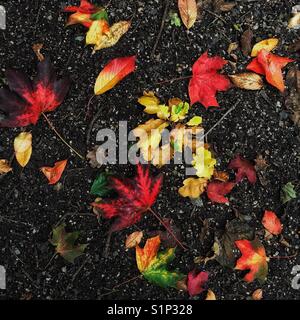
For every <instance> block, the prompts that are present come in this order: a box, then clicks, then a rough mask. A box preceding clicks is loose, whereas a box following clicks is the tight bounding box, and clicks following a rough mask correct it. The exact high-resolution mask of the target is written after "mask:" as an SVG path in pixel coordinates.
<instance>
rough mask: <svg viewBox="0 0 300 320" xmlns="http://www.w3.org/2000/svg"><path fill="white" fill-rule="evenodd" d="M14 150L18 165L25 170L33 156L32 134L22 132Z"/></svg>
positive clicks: (16, 140) (15, 142)
mask: <svg viewBox="0 0 300 320" xmlns="http://www.w3.org/2000/svg"><path fill="white" fill-rule="evenodd" d="M14 149H15V155H16V159H17V161H18V163H19V164H20V166H22V167H23V168H24V167H25V166H26V165H27V163H28V162H29V160H30V157H31V154H32V134H31V133H30V132H21V133H20V134H19V135H18V136H17V137H16V138H15V141H14Z"/></svg>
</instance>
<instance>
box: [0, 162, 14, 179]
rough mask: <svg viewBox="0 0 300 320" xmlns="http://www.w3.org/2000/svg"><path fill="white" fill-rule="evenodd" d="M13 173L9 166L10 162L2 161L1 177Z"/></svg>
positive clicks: (0, 166) (0, 164)
mask: <svg viewBox="0 0 300 320" xmlns="http://www.w3.org/2000/svg"><path fill="white" fill-rule="evenodd" d="M10 171H12V168H11V166H10V165H9V162H8V161H7V160H5V159H1V160H0V175H1V174H5V173H8V172H10Z"/></svg>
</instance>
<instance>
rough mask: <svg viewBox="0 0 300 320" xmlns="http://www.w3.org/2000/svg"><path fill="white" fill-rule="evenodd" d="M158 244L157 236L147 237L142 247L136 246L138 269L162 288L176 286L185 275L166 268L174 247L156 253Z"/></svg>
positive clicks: (172, 255) (173, 256)
mask: <svg viewBox="0 0 300 320" xmlns="http://www.w3.org/2000/svg"><path fill="white" fill-rule="evenodd" d="M159 246H160V238H159V236H156V237H154V238H150V239H148V240H147V241H146V244H145V246H144V248H141V247H139V245H137V246H136V262H137V266H138V269H139V271H140V272H141V273H142V275H143V276H144V278H145V279H147V280H148V281H149V282H151V283H154V284H156V285H158V286H160V287H163V288H167V287H173V288H177V283H178V282H179V281H180V280H182V279H183V278H184V277H185V276H184V275H183V274H181V273H179V272H176V271H168V270H167V265H168V264H169V263H170V262H171V261H172V260H174V258H175V248H170V249H168V250H166V251H164V252H161V253H159V254H158V249H159Z"/></svg>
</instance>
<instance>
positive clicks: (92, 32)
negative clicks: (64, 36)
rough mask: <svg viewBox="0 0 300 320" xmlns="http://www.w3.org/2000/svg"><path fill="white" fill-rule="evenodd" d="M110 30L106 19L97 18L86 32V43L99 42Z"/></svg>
mask: <svg viewBox="0 0 300 320" xmlns="http://www.w3.org/2000/svg"><path fill="white" fill-rule="evenodd" d="M107 32H109V25H108V23H107V21H106V20H104V19H101V20H96V21H94V22H93V23H92V25H91V27H90V28H89V31H88V32H87V34H86V39H85V43H86V44H87V45H89V44H95V45H96V44H97V43H99V42H100V41H101V37H102V35H103V34H105V33H107Z"/></svg>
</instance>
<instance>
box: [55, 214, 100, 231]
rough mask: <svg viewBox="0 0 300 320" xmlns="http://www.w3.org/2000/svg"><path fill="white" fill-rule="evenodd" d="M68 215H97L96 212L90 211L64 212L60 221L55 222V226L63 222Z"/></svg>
mask: <svg viewBox="0 0 300 320" xmlns="http://www.w3.org/2000/svg"><path fill="white" fill-rule="evenodd" d="M68 216H92V217H95V215H94V214H92V213H89V212H87V213H86V212H83V213H73V212H69V213H66V214H64V215H63V216H62V217H61V218H60V219H59V220H58V222H57V223H56V224H55V227H57V226H59V225H60V224H61V222H62V221H63V220H64V219H65V218H66V217H68Z"/></svg>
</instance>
